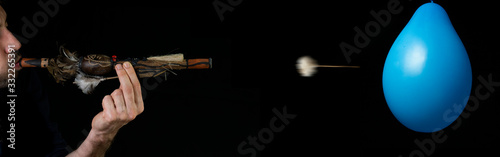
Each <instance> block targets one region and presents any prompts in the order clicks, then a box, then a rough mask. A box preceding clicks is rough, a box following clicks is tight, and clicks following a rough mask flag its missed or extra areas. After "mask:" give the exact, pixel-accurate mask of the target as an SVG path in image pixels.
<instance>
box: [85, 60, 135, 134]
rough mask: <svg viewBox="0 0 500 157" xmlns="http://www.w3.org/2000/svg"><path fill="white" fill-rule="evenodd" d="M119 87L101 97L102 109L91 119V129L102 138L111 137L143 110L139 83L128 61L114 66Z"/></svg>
mask: <svg viewBox="0 0 500 157" xmlns="http://www.w3.org/2000/svg"><path fill="white" fill-rule="evenodd" d="M115 70H116V73H117V75H118V79H119V80H120V87H119V88H118V89H116V90H115V91H113V93H111V95H106V96H105V97H104V98H103V99H102V108H103V111H101V112H99V113H98V114H97V115H96V116H95V117H94V119H93V120H92V130H91V132H93V133H95V134H96V135H97V136H98V137H100V138H105V139H102V140H107V139H109V138H111V139H112V138H113V137H114V136H115V135H116V133H117V132H118V130H119V129H120V128H121V127H122V126H124V125H125V124H127V123H128V122H130V121H132V120H134V119H135V117H136V116H137V115H139V114H141V113H142V112H143V111H144V103H143V101H142V93H141V85H140V84H139V80H138V78H137V75H136V73H135V70H134V68H133V67H132V65H131V64H130V63H129V62H125V63H124V64H123V65H121V64H117V65H116V66H115Z"/></svg>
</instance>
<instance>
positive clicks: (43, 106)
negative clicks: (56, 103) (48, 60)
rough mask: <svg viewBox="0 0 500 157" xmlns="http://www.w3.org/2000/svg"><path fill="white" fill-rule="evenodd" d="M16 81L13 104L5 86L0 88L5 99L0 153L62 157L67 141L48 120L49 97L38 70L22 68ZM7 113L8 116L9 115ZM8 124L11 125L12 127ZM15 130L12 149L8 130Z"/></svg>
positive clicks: (65, 153) (0, 127) (0, 118)
mask: <svg viewBox="0 0 500 157" xmlns="http://www.w3.org/2000/svg"><path fill="white" fill-rule="evenodd" d="M16 78H17V79H16V82H15V90H16V93H15V94H16V95H17V97H15V106H14V105H10V104H8V103H7V102H9V101H11V100H10V99H13V98H10V97H9V98H8V97H7V95H9V94H12V93H10V92H8V88H3V89H1V93H2V97H3V98H4V101H3V103H4V104H3V105H2V107H3V108H2V111H3V112H2V114H1V115H0V122H1V123H0V131H1V133H0V137H1V139H0V140H1V143H2V147H1V152H0V153H1V155H0V156H26V155H28V156H65V155H67V154H68V151H67V150H66V147H67V144H66V142H65V141H64V139H63V138H62V136H61V134H60V132H59V131H58V129H57V124H56V123H54V122H51V120H50V119H49V114H50V113H49V111H50V105H49V99H48V95H47V92H45V91H44V90H43V89H44V86H43V85H42V84H41V81H40V79H39V77H38V71H37V69H29V68H25V69H23V70H22V71H21V72H20V73H19V74H18V76H16ZM9 114H10V115H9ZM11 123H13V124H14V127H11ZM12 128H13V129H14V130H15V141H14V143H15V145H14V147H15V149H12V148H9V147H8V145H9V144H12V142H11V139H10V140H8V139H7V138H9V137H11V136H12V135H11V133H8V132H7V131H9V130H12Z"/></svg>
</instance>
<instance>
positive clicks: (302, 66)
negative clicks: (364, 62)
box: [297, 56, 360, 77]
mask: <svg viewBox="0 0 500 157" xmlns="http://www.w3.org/2000/svg"><path fill="white" fill-rule="evenodd" d="M317 67H324V68H360V67H359V66H348V65H318V64H317V63H316V60H314V59H313V58H311V57H309V56H302V57H300V58H299V59H298V60H297V71H298V72H299V74H300V75H301V76H303V77H312V76H313V75H314V74H315V73H316V68H317Z"/></svg>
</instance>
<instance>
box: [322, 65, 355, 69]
mask: <svg viewBox="0 0 500 157" xmlns="http://www.w3.org/2000/svg"><path fill="white" fill-rule="evenodd" d="M316 67H325V68H360V66H347V65H317V66H316Z"/></svg>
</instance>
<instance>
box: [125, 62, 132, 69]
mask: <svg viewBox="0 0 500 157" xmlns="http://www.w3.org/2000/svg"><path fill="white" fill-rule="evenodd" d="M123 66H124V67H125V68H127V69H128V68H130V66H131V65H130V63H129V62H125V63H123Z"/></svg>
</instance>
